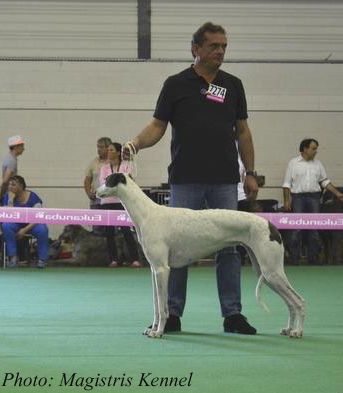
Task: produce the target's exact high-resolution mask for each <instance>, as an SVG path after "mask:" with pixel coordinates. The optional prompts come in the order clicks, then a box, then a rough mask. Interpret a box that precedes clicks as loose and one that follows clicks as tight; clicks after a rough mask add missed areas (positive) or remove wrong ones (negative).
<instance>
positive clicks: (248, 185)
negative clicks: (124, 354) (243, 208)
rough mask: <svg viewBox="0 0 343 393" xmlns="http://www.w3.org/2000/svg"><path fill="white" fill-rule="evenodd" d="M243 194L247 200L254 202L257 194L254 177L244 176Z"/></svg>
mask: <svg viewBox="0 0 343 393" xmlns="http://www.w3.org/2000/svg"><path fill="white" fill-rule="evenodd" d="M243 187H244V192H245V195H246V197H247V199H248V200H252V201H253V200H255V199H256V198H257V193H258V185H257V181H256V178H255V176H250V175H248V176H245V179H244V186H243Z"/></svg>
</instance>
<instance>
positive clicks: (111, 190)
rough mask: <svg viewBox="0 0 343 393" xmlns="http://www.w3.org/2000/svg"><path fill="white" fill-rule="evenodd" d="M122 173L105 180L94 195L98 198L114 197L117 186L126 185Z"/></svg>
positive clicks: (124, 176)
mask: <svg viewBox="0 0 343 393" xmlns="http://www.w3.org/2000/svg"><path fill="white" fill-rule="evenodd" d="M126 176H127V175H125V174H124V173H112V175H109V176H108V177H107V178H106V182H105V184H104V185H102V186H100V187H99V188H98V189H97V190H96V195H97V197H99V198H106V197H110V196H116V195H117V192H118V185H119V184H126V183H127V179H126Z"/></svg>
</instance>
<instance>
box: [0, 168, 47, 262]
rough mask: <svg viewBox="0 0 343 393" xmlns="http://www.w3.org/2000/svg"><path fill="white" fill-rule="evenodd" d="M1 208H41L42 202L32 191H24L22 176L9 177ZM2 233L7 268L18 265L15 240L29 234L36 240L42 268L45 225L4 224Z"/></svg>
mask: <svg viewBox="0 0 343 393" xmlns="http://www.w3.org/2000/svg"><path fill="white" fill-rule="evenodd" d="M2 204H3V206H10V207H42V200H41V199H40V197H39V196H38V195H37V194H36V193H35V192H33V191H30V190H27V189H26V182H25V179H24V178H23V177H22V176H19V175H16V176H11V177H10V178H9V181H8V191H7V192H6V194H5V195H4V196H3V198H2ZM2 231H3V235H4V239H5V243H6V251H7V255H8V256H9V262H8V265H7V266H8V267H17V265H18V245H17V240H18V239H19V240H20V239H22V238H24V236H25V235H26V234H31V235H33V236H34V237H35V238H36V239H37V245H38V259H39V260H38V264H37V267H38V268H44V267H45V264H46V260H47V259H48V248H49V246H48V244H49V242H48V240H49V232H48V227H47V226H46V225H45V224H27V223H17V222H4V223H3V224H2Z"/></svg>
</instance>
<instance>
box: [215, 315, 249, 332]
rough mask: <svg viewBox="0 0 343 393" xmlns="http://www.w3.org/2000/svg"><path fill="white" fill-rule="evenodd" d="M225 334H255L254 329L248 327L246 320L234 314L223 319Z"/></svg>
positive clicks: (242, 316)
mask: <svg viewBox="0 0 343 393" xmlns="http://www.w3.org/2000/svg"><path fill="white" fill-rule="evenodd" d="M223 326H224V332H225V333H238V334H250V335H253V334H256V329H255V328H254V327H253V326H251V325H249V323H248V320H247V318H246V317H245V316H244V315H242V314H235V315H231V316H229V317H225V319H224V323H223Z"/></svg>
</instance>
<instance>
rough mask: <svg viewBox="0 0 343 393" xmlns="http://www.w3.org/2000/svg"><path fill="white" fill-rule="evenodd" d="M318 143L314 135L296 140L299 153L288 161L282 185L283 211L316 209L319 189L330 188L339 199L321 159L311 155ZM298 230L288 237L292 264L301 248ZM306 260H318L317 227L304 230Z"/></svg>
mask: <svg viewBox="0 0 343 393" xmlns="http://www.w3.org/2000/svg"><path fill="white" fill-rule="evenodd" d="M318 146H319V143H318V141H316V140H315V139H312V138H308V139H304V140H303V141H301V143H300V147H299V151H300V155H299V156H298V157H295V158H293V159H292V160H291V161H290V162H289V163H288V167H287V171H286V175H285V179H284V182H283V185H282V188H283V199H284V209H285V211H293V212H294V213H319V212H320V197H321V193H322V190H324V189H327V190H329V191H331V192H332V193H333V194H334V195H335V196H336V197H337V198H338V199H340V200H342V201H343V194H342V193H341V192H339V191H338V190H337V189H336V188H335V187H334V186H333V184H332V183H331V181H330V180H329V179H328V178H327V176H326V172H325V169H324V167H323V165H322V163H321V162H320V161H319V160H317V159H316V158H315V156H316V154H317V150H318ZM301 235H302V231H301V230H295V231H293V232H292V234H291V239H290V257H291V263H292V264H295V265H297V264H299V258H300V252H301ZM305 235H306V237H307V258H308V263H309V264H311V265H316V264H318V263H319V261H318V254H319V252H320V240H319V234H318V232H317V231H306V232H305Z"/></svg>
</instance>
